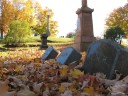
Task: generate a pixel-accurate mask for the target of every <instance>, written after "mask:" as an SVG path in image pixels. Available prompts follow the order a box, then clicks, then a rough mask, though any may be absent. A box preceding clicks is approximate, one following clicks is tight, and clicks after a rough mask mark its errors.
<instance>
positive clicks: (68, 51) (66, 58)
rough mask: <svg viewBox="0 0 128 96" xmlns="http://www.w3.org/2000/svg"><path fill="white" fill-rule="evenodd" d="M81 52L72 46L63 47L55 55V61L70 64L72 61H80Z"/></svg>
mask: <svg viewBox="0 0 128 96" xmlns="http://www.w3.org/2000/svg"><path fill="white" fill-rule="evenodd" d="M81 56H82V55H81V54H80V53H79V52H78V51H76V50H75V49H74V48H73V47H68V48H65V49H64V50H63V51H62V52H61V54H60V55H59V56H58V57H57V62H59V63H60V64H66V65H67V64H70V63H72V62H74V61H80V59H81Z"/></svg>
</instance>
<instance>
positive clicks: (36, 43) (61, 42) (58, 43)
mask: <svg viewBox="0 0 128 96" xmlns="http://www.w3.org/2000/svg"><path fill="white" fill-rule="evenodd" d="M73 41H74V39H73V38H57V37H48V46H53V47H56V48H57V47H58V48H59V47H62V48H63V47H64V48H65V47H67V46H70V45H71V44H72V43H73ZM4 45H5V44H4V43H3V40H0V51H1V50H2V51H7V50H12V51H13V50H19V49H21V48H22V49H28V48H32V47H34V48H39V47H40V45H41V39H40V36H34V37H31V38H27V42H26V43H25V44H23V45H22V46H20V47H15V48H14V47H9V48H6V47H4Z"/></svg>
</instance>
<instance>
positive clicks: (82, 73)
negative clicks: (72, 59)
mask: <svg viewBox="0 0 128 96" xmlns="http://www.w3.org/2000/svg"><path fill="white" fill-rule="evenodd" d="M71 75H72V77H73V78H79V76H81V75H84V72H81V71H80V70H78V69H74V70H73V71H72V73H71Z"/></svg>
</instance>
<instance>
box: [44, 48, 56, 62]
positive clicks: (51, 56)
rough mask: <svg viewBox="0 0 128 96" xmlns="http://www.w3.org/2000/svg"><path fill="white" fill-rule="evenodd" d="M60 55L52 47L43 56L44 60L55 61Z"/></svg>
mask: <svg viewBox="0 0 128 96" xmlns="http://www.w3.org/2000/svg"><path fill="white" fill-rule="evenodd" d="M57 55H58V51H57V50H56V49H55V48H53V47H52V46H50V47H48V48H47V49H46V51H45V53H44V54H43V55H42V59H43V60H49V59H55V58H56V56H57Z"/></svg>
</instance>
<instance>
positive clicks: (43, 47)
mask: <svg viewBox="0 0 128 96" xmlns="http://www.w3.org/2000/svg"><path fill="white" fill-rule="evenodd" d="M47 48H48V45H41V46H40V50H43V49H44V50H45V49H47Z"/></svg>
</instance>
